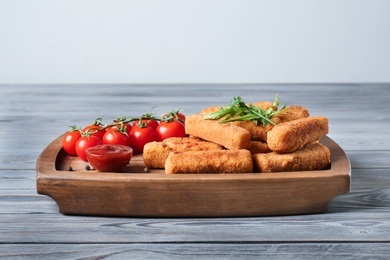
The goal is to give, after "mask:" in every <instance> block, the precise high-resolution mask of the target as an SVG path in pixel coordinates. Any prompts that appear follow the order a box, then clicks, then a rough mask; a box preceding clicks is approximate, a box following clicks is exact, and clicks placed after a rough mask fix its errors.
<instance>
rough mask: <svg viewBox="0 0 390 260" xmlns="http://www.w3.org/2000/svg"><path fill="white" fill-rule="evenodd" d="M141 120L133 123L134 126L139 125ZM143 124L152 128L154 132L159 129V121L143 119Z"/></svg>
mask: <svg viewBox="0 0 390 260" xmlns="http://www.w3.org/2000/svg"><path fill="white" fill-rule="evenodd" d="M138 123H139V120H135V121H134V123H133V126H135V125H138ZM142 123H144V124H146V125H147V126H150V127H151V128H153V129H154V130H156V129H157V127H158V121H157V120H154V119H142Z"/></svg>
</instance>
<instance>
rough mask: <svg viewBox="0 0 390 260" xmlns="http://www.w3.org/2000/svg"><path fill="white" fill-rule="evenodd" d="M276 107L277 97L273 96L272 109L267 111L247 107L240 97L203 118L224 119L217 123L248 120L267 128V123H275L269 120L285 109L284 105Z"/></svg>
mask: <svg viewBox="0 0 390 260" xmlns="http://www.w3.org/2000/svg"><path fill="white" fill-rule="evenodd" d="M278 106H279V99H278V95H275V99H274V102H273V104H272V107H270V108H268V109H267V110H264V109H262V108H260V107H256V106H254V105H253V104H250V105H249V106H248V105H247V104H246V103H245V102H244V101H243V100H242V98H241V97H234V98H233V101H231V102H230V104H229V105H228V106H227V107H221V108H220V109H219V110H218V111H216V112H212V113H209V114H207V115H205V116H204V117H203V118H204V119H214V120H219V119H221V118H224V119H223V120H220V121H219V123H227V122H233V121H246V120H250V121H252V122H253V123H255V124H256V125H258V124H259V123H262V124H263V126H267V125H268V123H271V124H273V125H275V123H274V122H272V121H271V118H272V117H273V116H276V115H278V114H280V113H281V112H282V111H283V109H285V108H286V105H284V106H283V107H282V108H281V109H278Z"/></svg>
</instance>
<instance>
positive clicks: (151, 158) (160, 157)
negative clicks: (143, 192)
mask: <svg viewBox="0 0 390 260" xmlns="http://www.w3.org/2000/svg"><path fill="white" fill-rule="evenodd" d="M222 149H223V147H222V146H220V145H218V144H216V143H212V142H207V141H204V140H201V139H199V138H195V137H171V138H167V139H165V140H164V141H162V142H150V143H147V144H146V145H145V147H144V153H143V159H144V163H145V166H146V167H149V168H164V164H165V160H166V159H167V157H168V155H169V153H171V152H182V151H204V150H222Z"/></svg>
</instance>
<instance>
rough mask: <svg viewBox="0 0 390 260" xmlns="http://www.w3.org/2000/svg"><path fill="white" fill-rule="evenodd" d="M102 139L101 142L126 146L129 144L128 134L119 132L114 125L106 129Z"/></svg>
mask: <svg viewBox="0 0 390 260" xmlns="http://www.w3.org/2000/svg"><path fill="white" fill-rule="evenodd" d="M102 141H103V144H121V145H126V146H130V144H131V142H130V137H129V134H127V133H123V132H121V131H120V130H119V129H118V128H116V127H113V128H111V129H109V130H107V131H106V133H105V134H104V136H103V140H102Z"/></svg>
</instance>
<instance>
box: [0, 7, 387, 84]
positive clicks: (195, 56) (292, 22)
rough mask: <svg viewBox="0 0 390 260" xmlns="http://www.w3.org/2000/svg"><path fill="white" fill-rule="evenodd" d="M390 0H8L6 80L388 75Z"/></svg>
mask: <svg viewBox="0 0 390 260" xmlns="http://www.w3.org/2000/svg"><path fill="white" fill-rule="evenodd" d="M389 27H390V1H385V0H383V1H379V0H370V1H368V0H367V1H364V0H334V1H332V0H330V1H329V0H327V1H325V0H324V1H313V0H296V1H288V0H286V1H281V0H277V1H271V0H270V1H262V0H259V1H250V0H234V1H228V0H225V1H223V0H191V1H185V0H160V1H158V0H139V1H131V0H129V1H124V0H123V1H121V0H114V1H109V0H107V1H96V0H84V1H83V0H70V1H69V0H67V1H56V0H26V1H22V0H0V83H3V84H4V83H5V84H14V83H313V82H314V83H332V82H336V83H340V82H389V81H390V30H389Z"/></svg>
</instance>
